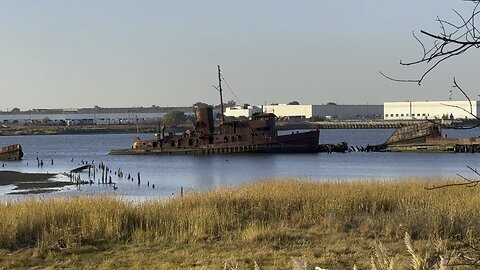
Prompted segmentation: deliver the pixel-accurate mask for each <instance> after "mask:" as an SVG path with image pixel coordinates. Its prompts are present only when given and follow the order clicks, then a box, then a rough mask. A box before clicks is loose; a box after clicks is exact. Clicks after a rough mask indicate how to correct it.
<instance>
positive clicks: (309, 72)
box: [0, 0, 479, 110]
mask: <svg viewBox="0 0 480 270" xmlns="http://www.w3.org/2000/svg"><path fill="white" fill-rule="evenodd" d="M0 7H1V8H0V35H1V38H0V94H1V98H0V110H7V109H12V108H13V107H19V108H21V109H31V108H70V107H92V106H94V105H98V106H101V107H114V106H115V107H116V106H120V107H125V106H151V105H159V106H189V105H191V104H193V103H195V102H196V101H203V102H207V103H211V104H213V103H215V104H217V103H218V102H219V101H218V94H217V91H216V90H215V89H214V88H213V87H212V84H217V78H216V72H217V71H216V67H217V65H221V66H222V69H223V75H224V77H225V79H226V80H227V82H228V84H229V85H230V86H231V88H232V89H233V91H234V92H235V94H236V95H237V97H238V99H239V101H240V102H241V103H250V104H263V103H264V102H267V103H272V102H278V103H287V102H289V101H292V100H298V101H299V102H301V103H307V104H323V103H327V102H329V101H333V102H337V103H339V104H381V103H383V102H384V101H402V100H439V99H442V100H443V99H447V98H448V92H449V91H450V90H451V85H452V77H453V76H457V79H458V80H459V81H460V82H461V83H462V84H463V86H464V88H466V89H468V92H469V94H471V95H472V96H475V97H476V96H477V92H478V91H477V89H474V88H475V87H477V86H478V80H479V79H478V75H477V74H478V72H477V70H478V69H477V68H478V64H477V63H478V59H479V58H476V55H475V54H476V53H477V52H476V51H472V52H470V53H469V54H468V55H465V56H463V57H460V58H458V59H456V60H455V61H452V62H450V63H449V64H448V65H444V66H442V67H441V68H439V69H438V70H437V71H435V73H434V74H432V75H431V76H429V77H428V78H427V79H426V80H425V82H424V83H423V84H422V86H418V85H415V84H402V83H395V82H391V81H388V80H386V79H384V78H383V77H381V76H380V75H379V73H378V71H380V70H382V71H384V72H386V73H388V74H391V75H395V76H398V77H402V78H403V77H416V76H417V75H419V74H420V72H421V70H422V69H415V68H402V67H400V66H399V65H398V62H399V60H400V59H403V60H409V59H415V57H418V56H420V53H421V49H420V47H419V46H418V44H417V43H416V41H415V40H414V39H413V37H412V36H411V31H412V30H415V31H419V30H420V29H425V30H430V31H433V32H438V31H439V28H438V25H437V24H436V23H435V18H436V16H437V15H438V16H441V17H443V18H447V19H454V18H455V15H454V13H453V12H452V10H451V9H452V8H456V9H458V10H460V11H468V10H469V9H470V7H471V4H469V3H465V2H464V1H460V0H456V1H446V0H422V1H418V0H416V1H414V0H405V1H377V0H372V1H367V0H365V1H361V0H359V1H319V0H315V1H314V0H309V1H278V0H276V1H273V0H265V1H251V0H247V1H225V0H224V1H220V0H218V1H212V0H203V1H180V0H179V1H153V0H152V1H141V0H139V1H133V0H132V1H122V0H111V1H107V0H104V1H102V0H95V1H93V0H78V1H63V0H57V1H49V0H45V1H37V0H30V1H23V0H16V1H0ZM225 90H226V91H225V100H230V99H235V98H234V96H233V95H232V94H231V93H230V91H229V90H228V88H227V87H225ZM454 98H457V99H461V98H462V97H461V95H460V94H457V93H456V94H454Z"/></svg>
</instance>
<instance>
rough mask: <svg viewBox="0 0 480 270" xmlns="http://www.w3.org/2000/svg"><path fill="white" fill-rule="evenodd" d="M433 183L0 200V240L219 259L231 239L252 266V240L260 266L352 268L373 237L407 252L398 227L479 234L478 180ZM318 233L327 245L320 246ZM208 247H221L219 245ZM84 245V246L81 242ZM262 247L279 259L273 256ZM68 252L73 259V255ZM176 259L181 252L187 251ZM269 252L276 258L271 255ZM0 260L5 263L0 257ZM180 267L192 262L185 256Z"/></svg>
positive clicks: (285, 184)
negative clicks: (474, 183)
mask: <svg viewBox="0 0 480 270" xmlns="http://www.w3.org/2000/svg"><path fill="white" fill-rule="evenodd" d="M443 181H446V180H443ZM435 183H439V182H438V181H435V180H433V179H408V180H400V181H359V182H326V183H318V182H309V181H296V180H294V179H291V180H267V181H262V182H259V183H252V184H245V185H242V186H240V187H238V188H233V189H218V190H214V191H211V192H206V193H199V194H187V195H186V196H184V197H182V198H175V199H171V200H168V201H147V202H145V203H141V204H135V203H131V202H128V201H123V200H121V199H118V198H114V197H75V198H56V199H50V200H42V201H39V200H27V201H21V202H14V203H7V204H5V203H4V204H2V205H1V206H0V217H1V218H0V249H3V250H7V251H5V253H11V252H12V251H15V250H19V249H22V248H33V250H34V252H35V253H38V254H40V255H38V257H40V258H45V256H46V255H45V254H50V253H51V252H52V251H53V252H55V251H62V252H63V251H65V250H76V251H78V252H80V253H82V252H85V253H91V252H94V251H95V252H100V253H101V251H98V249H100V250H102V249H113V250H117V249H118V248H119V247H124V246H127V247H133V246H137V245H140V244H142V245H143V244H147V245H148V246H150V250H155V249H152V247H155V246H163V247H165V248H172V246H182V247H185V248H187V251H184V252H187V253H188V252H190V253H191V254H202V251H201V249H202V248H201V247H202V245H205V246H204V248H207V249H208V250H210V251H211V252H216V253H215V254H220V253H221V254H222V256H223V257H220V260H222V259H221V258H223V262H225V261H226V260H227V259H229V257H228V254H229V253H228V252H227V253H224V252H223V251H225V250H229V249H228V248H226V247H228V246H231V247H235V249H234V250H231V251H230V252H232V253H233V254H230V257H232V256H233V257H236V258H244V260H243V263H244V264H245V265H249V266H253V265H254V261H253V259H251V261H249V259H248V257H249V256H248V254H250V256H253V257H254V256H255V255H254V253H248V252H249V251H250V252H253V249H257V248H258V247H260V250H261V249H266V250H269V252H270V253H269V252H267V254H270V255H267V256H263V257H262V256H260V257H259V258H258V259H257V260H256V261H255V262H257V263H258V265H260V268H261V269H278V267H276V268H275V267H274V268H268V267H262V263H263V265H271V264H272V263H273V264H275V263H274V262H275V260H278V261H277V262H278V263H287V261H288V263H290V262H289V261H290V259H289V256H295V257H302V256H307V257H308V258H310V259H311V260H314V261H316V262H319V263H324V264H326V265H327V266H328V265H330V267H334V268H332V269H335V267H339V265H342V267H346V266H347V265H346V264H348V263H350V264H349V265H348V266H349V268H350V269H352V267H353V264H354V263H356V264H357V266H358V265H360V266H362V265H364V266H365V265H368V264H369V261H370V256H369V255H368V254H373V253H372V252H374V249H373V247H372V243H374V242H375V241H376V240H381V241H384V242H387V245H388V243H399V245H391V246H392V247H393V251H394V252H396V251H398V250H399V249H402V250H403V251H402V252H403V254H407V255H408V253H407V250H406V249H405V248H404V246H403V238H404V236H405V232H408V233H409V234H410V235H411V238H412V239H413V240H414V241H418V242H422V241H429V240H434V239H438V238H442V239H451V240H452V241H455V240H456V239H461V240H464V241H473V240H475V239H480V238H479V237H480V226H478V224H480V189H479V188H458V187H457V188H445V189H438V190H434V191H428V190H425V189H424V187H425V186H431V185H432V184H435ZM345 237H350V240H351V241H350V242H349V239H344V238H345ZM362 239H364V242H362V241H363V240H362ZM322 242H325V244H328V245H330V246H333V245H335V247H323V246H322V247H321V248H320V245H322V244H323V243H322ZM336 243H338V245H340V246H337V244H336ZM316 245H317V246H319V249H318V250H317V249H316ZM342 245H344V246H343V247H342ZM213 246H223V250H216V249H215V248H213ZM85 247H87V248H86V249H87V250H86V251H85V250H83V251H82V248H85ZM89 248H92V249H93V250H89ZM329 248H330V249H329ZM189 249H194V250H189ZM331 249H333V251H332V250H331ZM128 250H130V248H128ZM235 250H236V251H238V253H237V254H235ZM289 250H291V251H292V252H289ZM176 252H177V258H182V256H180V255H178V252H181V251H176ZM242 252H243V253H242ZM272 252H273V253H275V252H277V255H278V256H285V259H278V258H279V257H275V255H272ZM329 252H334V254H329ZM369 252H370V253H369ZM147 253H148V252H147ZM0 254H1V253H0ZM132 256H133V255H132ZM199 256H206V255H199ZM269 256H270V258H269ZM0 257H1V256H0ZM3 257H4V258H5V256H3ZM363 257H365V258H363ZM75 258H77V259H78V260H80V258H82V256H79V255H77V257H75ZM162 258H168V260H174V258H172V257H168V256H163V257H162ZM184 258H185V260H189V259H188V258H189V257H188V256H187V257H184ZM272 258H277V259H275V260H274V261H273V262H272V261H271V260H272ZM190 259H191V258H190ZM204 259H205V261H201V260H200V259H199V260H200V261H201V262H196V263H197V264H198V265H200V266H201V265H205V266H208V265H209V264H210V263H212V264H213V262H214V261H215V260H214V259H212V260H210V261H209V260H208V259H206V257H204ZM70 260H73V261H75V259H72V258H71V257H70ZM285 260H286V261H285ZM335 260H337V262H335ZM46 261H48V260H46V259H45V260H43V259H42V260H41V262H44V263H45V262H46ZM2 263H3V265H5V261H2V259H0V265H2ZM150 263H151V262H150ZM178 263H180V262H178ZM216 263H217V262H216ZM81 265H82V264H81ZM161 265H163V264H161ZM173 265H179V264H173ZM195 265H196V264H195ZM60 266H62V265H60ZM83 266H85V265H83ZM157 266H158V265H157ZM163 266H165V265H163ZM277 266H278V265H277ZM128 267H134V266H132V265H129V266H128ZM342 267H340V268H342ZM107 268H108V267H107ZM186 268H188V269H189V268H192V269H193V268H197V269H200V268H198V267H196V266H195V267H192V265H190V266H187V267H186ZM340 268H337V269H340ZM169 269H176V267H169ZM242 269H243V268H242ZM250 269H253V267H250ZM280 269H281V267H280Z"/></svg>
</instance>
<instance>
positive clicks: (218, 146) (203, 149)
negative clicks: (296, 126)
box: [110, 130, 320, 155]
mask: <svg viewBox="0 0 480 270" xmlns="http://www.w3.org/2000/svg"><path fill="white" fill-rule="evenodd" d="M318 142H319V131H318V130H314V131H309V132H303V133H295V134H291V135H284V136H278V137H277V138H276V139H275V140H271V141H270V142H268V143H259V144H248V143H242V142H238V143H214V144H208V145H204V146H199V147H192V148H188V147H183V148H179V147H169V146H168V145H167V146H166V147H147V148H131V149H117V150H111V151H110V154H111V155H217V154H237V153H316V152H319V150H320V148H319V144H318Z"/></svg>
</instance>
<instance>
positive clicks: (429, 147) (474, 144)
mask: <svg viewBox="0 0 480 270" xmlns="http://www.w3.org/2000/svg"><path fill="white" fill-rule="evenodd" d="M376 148H377V149H375V150H378V151H385V152H452V153H480V137H472V138H446V137H444V136H442V128H441V125H439V124H437V123H435V122H422V123H416V124H413V125H408V126H404V127H400V128H397V129H396V130H395V131H394V132H393V134H392V135H391V136H390V137H389V138H388V140H387V141H386V142H385V143H384V144H382V145H380V146H376Z"/></svg>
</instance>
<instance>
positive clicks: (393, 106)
mask: <svg viewBox="0 0 480 270" xmlns="http://www.w3.org/2000/svg"><path fill="white" fill-rule="evenodd" d="M479 109H480V106H479V101H472V102H471V103H470V102H469V101H467V100H465V101H452V100H449V101H404V102H385V103H384V119H385V120H414V119H476V116H479V115H480V114H479Z"/></svg>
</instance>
